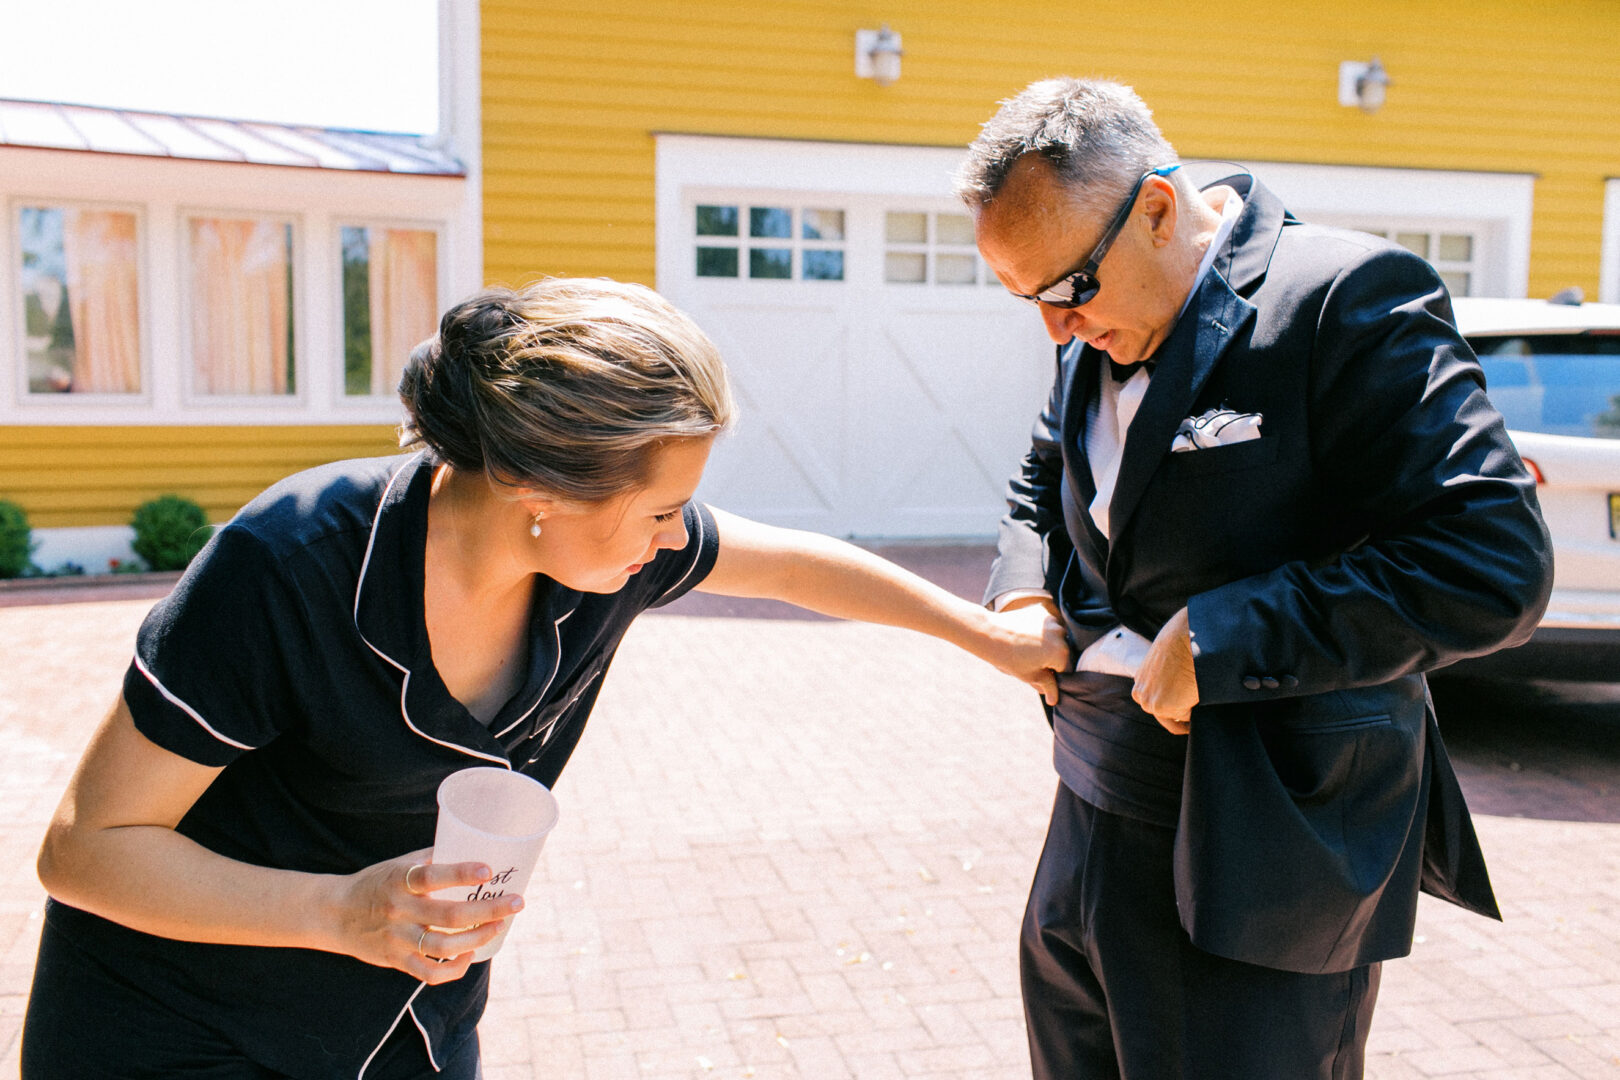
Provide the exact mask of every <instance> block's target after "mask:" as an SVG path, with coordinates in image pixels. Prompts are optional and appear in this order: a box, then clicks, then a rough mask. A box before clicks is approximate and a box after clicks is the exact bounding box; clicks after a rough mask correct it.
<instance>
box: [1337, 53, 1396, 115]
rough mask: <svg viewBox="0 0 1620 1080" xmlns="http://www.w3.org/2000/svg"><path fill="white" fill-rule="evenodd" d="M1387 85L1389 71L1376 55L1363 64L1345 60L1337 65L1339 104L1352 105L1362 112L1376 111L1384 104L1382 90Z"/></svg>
mask: <svg viewBox="0 0 1620 1080" xmlns="http://www.w3.org/2000/svg"><path fill="white" fill-rule="evenodd" d="M1388 87H1389V72H1387V71H1385V70H1384V65H1383V64H1382V63H1381V62H1380V61H1379V59H1378V57H1376V56H1375V57H1373V58H1372V61H1371V62H1370V63H1366V64H1363V63H1361V62H1359V61H1356V60H1346V61H1344V62H1343V63H1341V64H1340V65H1339V104H1340V105H1354V106H1356V107H1357V108H1359V109H1360V110H1361V111H1362V112H1366V113H1374V112H1377V111H1378V109H1379V106H1381V105H1383V104H1384V91H1385V90H1386V89H1387V88H1388Z"/></svg>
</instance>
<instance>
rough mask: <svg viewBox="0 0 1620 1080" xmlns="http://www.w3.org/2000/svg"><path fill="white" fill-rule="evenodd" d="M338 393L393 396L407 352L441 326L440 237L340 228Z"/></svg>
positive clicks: (427, 232) (410, 231)
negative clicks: (340, 361) (340, 387)
mask: <svg viewBox="0 0 1620 1080" xmlns="http://www.w3.org/2000/svg"><path fill="white" fill-rule="evenodd" d="M340 239H341V242H342V247H343V390H344V393H345V394H347V395H350V396H355V397H361V396H363V397H392V396H393V395H394V393H395V392H396V391H397V389H398V387H399V377H400V374H401V373H402V372H403V371H404V370H405V361H406V360H407V359H408V358H409V357H410V354H411V350H412V349H413V348H415V347H416V345H417V344H418V343H419V342H421V341H422V340H424V339H426V338H429V337H431V336H433V333H434V331H435V330H437V328H438V324H439V274H438V262H439V259H438V250H439V237H438V234H437V233H435V232H433V231H431V230H427V229H386V228H378V227H366V226H345V227H344V228H343V229H342V230H341V236H340Z"/></svg>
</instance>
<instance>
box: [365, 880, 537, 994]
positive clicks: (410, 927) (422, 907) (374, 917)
mask: <svg viewBox="0 0 1620 1080" xmlns="http://www.w3.org/2000/svg"><path fill="white" fill-rule="evenodd" d="M432 854H433V849H432V848H423V849H422V850H421V851H416V852H412V853H411V854H409V855H402V856H400V857H399V858H397V859H388V860H386V861H384V862H380V863H377V864H376V865H374V866H368V867H366V868H365V869H364V870H361V871H359V872H358V873H355V874H350V875H348V876H347V877H344V878H341V879H339V880H341V881H342V882H343V883H344V887H343V889H342V895H341V897H340V899H339V902H338V926H339V930H338V938H339V944H338V945H337V947H336V948H335V949H334V951H337V952H343V953H346V954H348V955H350V956H353V957H355V958H357V959H360V960H364V961H365V962H366V963H368V964H375V965H377V966H378V967H389V968H397V969H398V970H400V971H403V972H405V974H407V975H409V976H411V977H412V978H416V979H421V980H422V981H423V982H427V983H434V984H438V983H446V982H454V981H455V980H457V979H459V978H461V977H462V976H463V975H465V974H467V968H468V967H469V966H470V965H471V964H472V963H473V952H474V950H476V949H478V948H479V947H480V946H483V945H487V944H489V943H490V942H491V941H493V940H495V938H496V937H497V936H498V935H499V934H500V933H501V931H502V930H503V929H504V928H505V925H506V920H507V919H509V918H510V917H511V916H513V915H515V914H517V913H518V912H519V911H522V910H523V898H522V897H521V896H515V895H510V894H508V895H503V896H495V897H492V898H489V899H481V900H442V899H435V898H434V897H432V896H430V895H429V894H430V893H433V892H436V891H438V890H441V889H459V888H465V889H466V890H467V891H468V892H469V893H472V892H474V891H476V890H477V889H478V886H481V885H483V884H484V883H485V882H487V881H489V880H490V878H491V877H492V874H491V871H490V868H489V867H488V866H487V865H485V864H483V863H476V862H459V863H440V864H434V863H430V862H428V859H429V858H430V857H431V856H432ZM452 927H454V928H459V929H449V928H452Z"/></svg>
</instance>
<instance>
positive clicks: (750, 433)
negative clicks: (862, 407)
mask: <svg viewBox="0 0 1620 1080" xmlns="http://www.w3.org/2000/svg"><path fill="white" fill-rule="evenodd" d="M692 314H693V317H694V318H696V319H697V321H698V324H699V325H700V326H702V327H703V329H704V330H705V331H707V332H708V334H709V335H710V336H711V337H712V338H714V341H715V344H716V345H718V346H719V348H720V352H721V355H722V356H724V357H725V359H726V364H727V366H728V367H729V368H730V371H731V379H732V385H733V389H734V391H735V392H736V394H737V403H738V407H739V411H740V413H741V416H740V418H739V420H738V424H737V427H736V429H735V431H733V432H732V433H731V434H730V435H728V436H727V437H726V438H724V439H722V440H721V441H720V442H719V443H717V444H716V446H715V451H714V455H713V458H712V460H711V463H710V465H709V468H708V471H707V473H706V474H705V476H704V479H703V485H702V487H701V488H700V489H699V495H700V497H701V498H703V499H705V500H707V501H709V502H712V503H714V504H715V505H716V506H720V507H723V508H724V509H727V510H731V511H733V512H735V513H739V514H743V515H746V516H748V517H756V518H760V519H761V520H766V521H771V522H773V523H776V524H781V525H791V526H793V527H794V528H802V529H816V530H818V531H825V530H827V529H829V528H832V527H834V526H835V525H836V524H837V508H838V506H839V504H840V502H841V499H842V492H843V486H844V485H843V478H842V466H841V462H840V460H839V448H840V445H841V443H842V440H843V438H844V435H843V428H844V423H845V418H844V416H843V414H842V410H841V408H840V407H839V403H840V401H841V400H842V397H843V395H844V390H845V375H844V370H845V361H844V355H845V352H846V350H847V349H848V332H847V327H846V325H845V324H844V322H843V321H842V319H841V317H840V315H839V313H838V312H837V311H836V310H835V309H833V308H831V307H828V306H820V307H815V308H808V307H805V308H794V307H789V306H776V307H772V306H768V305H763V304H735V303H724V302H712V303H709V304H703V305H701V306H700V307H695V308H693V310H692Z"/></svg>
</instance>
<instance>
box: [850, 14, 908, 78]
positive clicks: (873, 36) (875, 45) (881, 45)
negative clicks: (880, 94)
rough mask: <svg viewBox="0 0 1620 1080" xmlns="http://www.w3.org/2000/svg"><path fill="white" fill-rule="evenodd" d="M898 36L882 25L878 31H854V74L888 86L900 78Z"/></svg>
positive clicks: (887, 25) (885, 24)
mask: <svg viewBox="0 0 1620 1080" xmlns="http://www.w3.org/2000/svg"><path fill="white" fill-rule="evenodd" d="M900 55H901V53H900V35H899V34H897V33H895V32H894V31H893V30H890V29H889V24H888V23H884V24H883V26H882V28H881V29H878V30H857V31H855V74H856V75H857V76H859V77H860V78H863V79H871V80H872V81H873V82H875V83H877V84H878V85H879V86H888V85H889V84H890V83H892V82H895V81H896V80H898V79H899V78H900Z"/></svg>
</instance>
